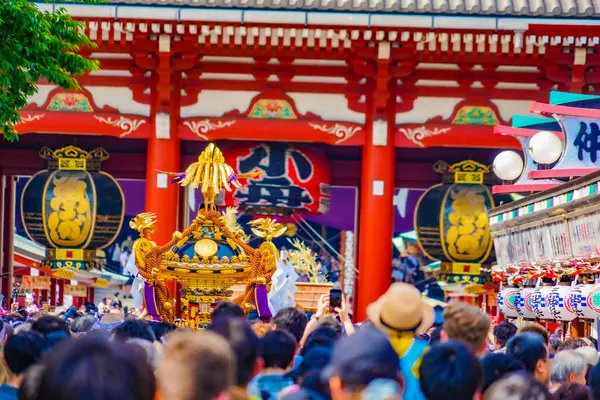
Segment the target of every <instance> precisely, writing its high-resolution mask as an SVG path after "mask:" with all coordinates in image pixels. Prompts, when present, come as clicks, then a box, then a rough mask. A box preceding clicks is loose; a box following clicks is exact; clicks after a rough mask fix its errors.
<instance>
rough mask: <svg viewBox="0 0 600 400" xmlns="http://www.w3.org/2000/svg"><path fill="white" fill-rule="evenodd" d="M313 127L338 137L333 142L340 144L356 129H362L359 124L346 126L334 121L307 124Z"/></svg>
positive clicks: (355, 131)
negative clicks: (333, 122) (331, 123)
mask: <svg viewBox="0 0 600 400" xmlns="http://www.w3.org/2000/svg"><path fill="white" fill-rule="evenodd" d="M309 125H310V126H311V127H312V128H313V129H316V130H318V131H321V132H325V133H328V134H330V135H334V136H335V137H337V138H339V140H338V141H337V142H335V144H340V143H343V142H345V141H346V140H348V139H350V138H352V137H353V136H354V135H355V134H356V133H357V132H358V131H360V130H361V129H362V127H360V126H348V125H342V124H338V123H336V124H335V125H327V124H312V123H311V124H309Z"/></svg>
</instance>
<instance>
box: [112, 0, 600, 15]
mask: <svg viewBox="0 0 600 400" xmlns="http://www.w3.org/2000/svg"><path fill="white" fill-rule="evenodd" d="M108 2H109V3H112V4H139V5H157V6H176V7H178V6H182V7H206V8H234V9H235V8H238V9H239V8H241V9H271V10H314V11H327V10H329V11H358V12H386V13H398V14H434V15H435V14H439V15H456V16H459V15H479V16H486V15H488V16H504V17H506V16H515V17H546V18H548V17H550V18H552V17H553V18H557V17H558V18H560V17H583V18H589V17H600V2H598V0H109V1H108ZM594 3H596V4H594Z"/></svg>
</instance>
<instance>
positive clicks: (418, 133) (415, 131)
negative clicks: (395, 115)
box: [398, 126, 450, 147]
mask: <svg viewBox="0 0 600 400" xmlns="http://www.w3.org/2000/svg"><path fill="white" fill-rule="evenodd" d="M449 130H450V128H432V129H428V128H427V127H425V126H420V127H418V128H400V129H398V131H399V132H400V133H401V134H403V135H404V136H405V137H406V138H407V139H408V140H410V141H411V142H413V143H414V144H416V145H417V146H419V147H425V145H424V144H423V142H422V140H424V139H426V138H428V137H431V136H437V135H441V134H444V133H446V132H448V131H449Z"/></svg>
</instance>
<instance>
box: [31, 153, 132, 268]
mask: <svg viewBox="0 0 600 400" xmlns="http://www.w3.org/2000/svg"><path fill="white" fill-rule="evenodd" d="M40 156H41V157H42V158H44V159H45V160H47V161H48V169H47V170H43V171H40V172H38V173H37V174H35V175H34V176H33V177H31V179H30V180H29V181H28V182H27V184H26V185H25V188H24V189H23V195H22V197H21V211H22V212H21V215H22V218H23V225H24V226H25V230H26V232H27V235H28V236H29V237H30V238H31V240H33V241H35V242H36V243H38V244H40V245H42V246H44V247H46V258H45V259H44V261H43V262H42V268H43V269H49V270H61V269H71V270H87V269H92V268H98V267H99V263H98V260H97V257H96V252H97V250H99V249H102V248H105V247H107V246H109V245H110V244H111V243H112V242H113V241H114V240H115V238H116V237H117V235H118V233H119V231H120V229H121V225H122V224H123V213H124V207H125V199H124V197H123V191H122V190H121V187H120V186H119V184H118V183H117V181H116V180H115V179H114V178H113V177H112V176H110V175H109V174H107V173H105V172H102V171H100V162H102V161H104V160H106V159H108V153H107V152H106V151H105V150H104V149H101V148H99V149H96V150H93V151H91V152H87V151H84V150H82V149H80V148H77V147H74V146H68V147H64V148H62V149H59V150H56V151H52V150H50V149H49V148H47V147H44V148H43V149H42V150H41V151H40Z"/></svg>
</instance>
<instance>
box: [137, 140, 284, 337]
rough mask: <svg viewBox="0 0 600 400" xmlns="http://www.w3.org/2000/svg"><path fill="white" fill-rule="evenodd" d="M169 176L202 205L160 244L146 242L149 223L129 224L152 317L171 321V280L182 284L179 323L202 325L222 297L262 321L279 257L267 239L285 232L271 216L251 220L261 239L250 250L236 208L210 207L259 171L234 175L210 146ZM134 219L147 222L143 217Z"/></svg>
mask: <svg viewBox="0 0 600 400" xmlns="http://www.w3.org/2000/svg"><path fill="white" fill-rule="evenodd" d="M168 174H169V175H171V176H172V177H173V178H174V179H173V182H177V183H179V184H180V185H181V186H188V187H192V188H200V190H201V192H202V194H203V196H204V207H203V208H201V209H200V210H198V214H197V216H196V218H195V219H194V220H193V221H192V223H191V224H190V226H189V227H188V228H187V229H185V230H184V231H183V232H174V233H173V235H172V239H171V240H170V241H169V242H168V243H166V244H164V245H156V244H153V243H152V242H151V237H150V236H151V233H152V229H153V228H154V223H150V222H149V221H148V222H146V223H139V222H138V223H134V224H135V225H136V227H137V228H138V231H140V236H141V237H140V239H138V240H137V241H136V243H135V244H134V248H135V249H136V250H138V252H139V254H136V265H137V267H138V268H140V275H142V276H143V277H144V279H145V280H146V282H145V284H146V285H149V286H150V287H151V289H152V290H147V292H148V293H153V294H152V295H151V296H148V295H146V297H145V301H146V304H150V307H149V309H151V308H155V309H156V314H157V315H156V317H160V318H161V319H164V320H167V321H173V320H174V318H175V309H174V307H173V305H174V300H173V299H172V293H169V292H168V290H166V285H165V284H164V281H165V280H172V281H176V282H178V283H180V284H181V285H182V290H181V304H179V305H178V307H180V308H179V309H180V314H181V321H182V322H181V324H182V325H185V326H189V327H192V328H201V327H203V326H205V325H206V324H208V323H209V322H210V315H211V308H212V307H214V305H215V304H216V303H217V302H218V301H220V300H223V299H230V300H232V301H235V302H236V303H238V304H239V305H240V306H241V307H242V308H243V309H244V310H245V311H247V312H249V311H251V310H256V311H257V312H258V315H259V317H261V318H268V317H270V311H269V308H268V301H267V297H266V296H267V293H268V286H270V282H271V276H272V274H273V272H274V271H275V269H276V262H277V260H278V258H279V252H278V250H277V248H276V247H275V245H274V244H273V243H272V240H273V239H274V238H276V237H278V236H281V235H282V234H284V233H285V230H286V228H285V226H283V225H281V224H279V223H277V222H276V221H275V220H273V219H271V218H261V219H257V220H254V221H252V222H250V223H249V225H250V226H251V231H252V233H253V234H254V235H256V236H258V237H260V238H262V239H264V241H263V243H262V244H261V245H260V246H259V248H253V247H251V246H249V245H248V243H247V242H248V238H247V237H246V235H245V233H244V230H243V229H242V227H241V226H240V225H239V224H238V222H237V219H236V211H235V209H232V208H229V209H227V211H226V212H225V213H224V214H221V213H220V212H218V211H217V210H216V206H215V203H214V201H215V197H216V196H217V195H218V194H219V193H220V192H222V191H223V190H227V191H231V190H232V189H233V188H235V187H240V186H241V183H240V182H239V179H251V178H254V177H256V176H258V175H259V173H250V174H237V173H236V172H235V171H234V170H233V168H231V167H230V166H229V165H228V164H227V163H226V162H225V158H224V157H223V153H222V152H221V150H220V149H219V148H218V147H217V146H215V145H214V144H212V143H211V144H209V145H208V146H207V147H206V149H205V150H204V151H203V152H202V154H200V156H199V157H198V161H197V162H195V163H194V164H192V165H190V166H189V167H188V168H187V169H186V171H185V172H181V173H174V172H169V173H168ZM136 218H139V221H146V220H147V217H144V215H142V216H138V217H136ZM152 221H154V220H152ZM132 223H133V222H132ZM150 228H152V229H150ZM144 232H145V233H144ZM142 269H143V272H142ZM242 282H243V283H245V284H246V289H245V291H244V293H243V294H242V295H241V296H240V297H238V298H236V299H231V296H232V291H231V290H230V287H231V286H232V285H234V284H237V283H242ZM151 314H152V313H151Z"/></svg>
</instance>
